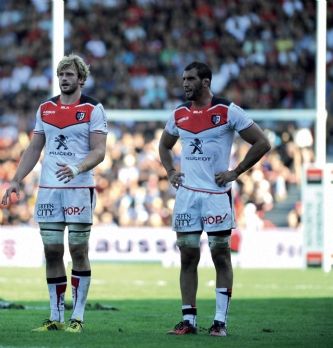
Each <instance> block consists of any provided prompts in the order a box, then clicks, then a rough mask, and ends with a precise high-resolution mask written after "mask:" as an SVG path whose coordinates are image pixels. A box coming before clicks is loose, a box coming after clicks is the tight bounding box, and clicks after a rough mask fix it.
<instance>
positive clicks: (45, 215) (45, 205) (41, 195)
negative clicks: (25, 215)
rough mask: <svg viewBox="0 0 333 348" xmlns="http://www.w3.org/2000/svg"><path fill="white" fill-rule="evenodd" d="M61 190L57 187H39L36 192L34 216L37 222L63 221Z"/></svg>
mask: <svg viewBox="0 0 333 348" xmlns="http://www.w3.org/2000/svg"><path fill="white" fill-rule="evenodd" d="M61 195H62V192H61V190H59V189H46V188H40V189H39V190H38V193H37V198H36V203H35V211H34V218H35V221H36V222H38V223H51V222H52V223H53V222H54V223H55V222H62V221H64V214H63V206H62V196H61Z"/></svg>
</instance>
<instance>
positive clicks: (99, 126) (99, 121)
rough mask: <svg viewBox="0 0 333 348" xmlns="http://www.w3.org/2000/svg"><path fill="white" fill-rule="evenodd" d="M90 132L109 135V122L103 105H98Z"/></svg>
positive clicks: (93, 113) (92, 115)
mask: <svg viewBox="0 0 333 348" xmlns="http://www.w3.org/2000/svg"><path fill="white" fill-rule="evenodd" d="M90 132H91V133H102V134H107V132H108V127H107V120H106V113H105V110H104V107H103V105H102V104H101V103H99V104H97V105H96V106H95V108H94V110H93V112H92V114H91V118H90Z"/></svg>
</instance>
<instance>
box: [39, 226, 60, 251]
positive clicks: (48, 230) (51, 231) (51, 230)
mask: <svg viewBox="0 0 333 348" xmlns="http://www.w3.org/2000/svg"><path fill="white" fill-rule="evenodd" d="M39 228H40V235H41V237H42V241H43V244H44V245H53V244H64V230H65V223H63V222H52V223H50V222H47V223H43V222H41V223H39Z"/></svg>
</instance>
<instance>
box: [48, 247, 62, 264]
mask: <svg viewBox="0 0 333 348" xmlns="http://www.w3.org/2000/svg"><path fill="white" fill-rule="evenodd" d="M44 252H45V259H46V261H47V262H48V263H54V262H60V261H61V262H62V259H63V257H64V246H63V245H59V244H58V245H45V246H44Z"/></svg>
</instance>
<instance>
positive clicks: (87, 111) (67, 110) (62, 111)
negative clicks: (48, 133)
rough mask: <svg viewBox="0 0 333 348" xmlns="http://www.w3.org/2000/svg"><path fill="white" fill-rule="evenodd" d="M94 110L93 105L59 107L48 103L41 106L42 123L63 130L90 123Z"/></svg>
mask: <svg viewBox="0 0 333 348" xmlns="http://www.w3.org/2000/svg"><path fill="white" fill-rule="evenodd" d="M93 109H94V105H92V104H79V105H58V104H55V103H54V102H52V101H47V102H46V103H44V104H42V105H41V108H40V111H41V118H42V121H43V122H45V123H48V124H50V125H52V126H54V127H57V128H60V129H63V128H66V127H69V126H73V125H76V124H80V123H87V122H89V121H90V117H91V113H92V111H93Z"/></svg>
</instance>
